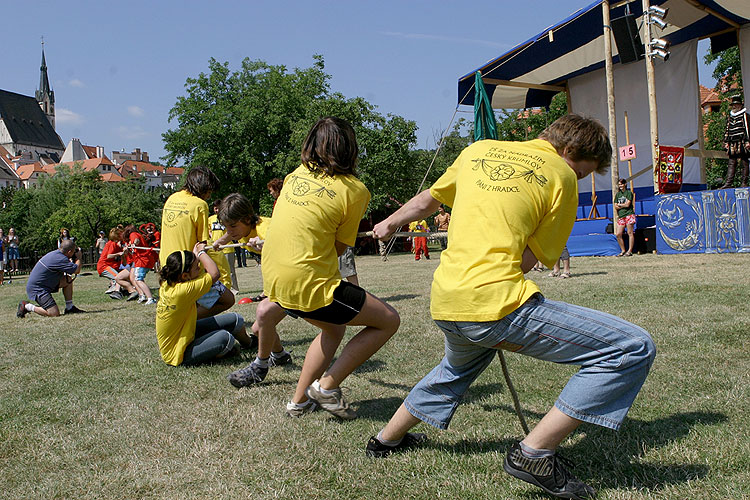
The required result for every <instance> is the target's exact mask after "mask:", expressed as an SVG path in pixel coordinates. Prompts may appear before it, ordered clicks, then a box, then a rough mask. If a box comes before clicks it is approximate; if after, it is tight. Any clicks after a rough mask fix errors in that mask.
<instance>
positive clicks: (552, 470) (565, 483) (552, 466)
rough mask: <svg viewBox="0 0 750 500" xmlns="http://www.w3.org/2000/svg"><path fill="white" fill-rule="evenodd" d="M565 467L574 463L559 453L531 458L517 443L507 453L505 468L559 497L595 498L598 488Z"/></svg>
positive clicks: (508, 471)
mask: <svg viewBox="0 0 750 500" xmlns="http://www.w3.org/2000/svg"><path fill="white" fill-rule="evenodd" d="M565 466H568V467H573V463H572V462H571V461H570V460H567V459H565V458H563V457H561V456H560V455H558V454H557V453H555V454H554V455H552V456H549V457H543V458H529V457H527V456H525V455H524V454H523V453H522V452H521V447H520V445H519V443H515V444H514V445H513V446H512V447H511V448H510V450H509V451H508V454H507V455H506V456H505V463H503V469H505V472H507V473H508V474H510V475H511V476H513V477H516V478H518V479H520V480H522V481H526V482H527V483H531V484H533V485H534V486H539V487H540V488H541V489H543V490H544V491H546V492H547V493H549V494H550V495H554V496H556V497H559V498H572V499H575V500H583V499H587V498H594V496H595V495H596V490H595V489H594V488H592V487H591V486H589V485H588V484H586V483H584V482H583V481H581V480H580V479H578V478H577V477H575V476H574V475H573V474H572V473H571V472H570V471H568V469H566V468H565Z"/></svg>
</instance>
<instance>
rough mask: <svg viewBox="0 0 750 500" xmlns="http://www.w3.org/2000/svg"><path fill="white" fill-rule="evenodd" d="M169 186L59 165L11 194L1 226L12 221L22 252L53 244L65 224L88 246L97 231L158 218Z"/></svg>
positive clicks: (45, 247) (3, 213)
mask: <svg viewBox="0 0 750 500" xmlns="http://www.w3.org/2000/svg"><path fill="white" fill-rule="evenodd" d="M170 192H171V191H168V190H152V191H146V190H145V182H144V181H143V180H140V179H136V180H132V181H128V182H117V183H110V182H104V181H102V180H101V178H100V177H99V174H98V172H96V171H92V172H84V171H83V170H81V168H80V166H79V165H74V166H73V167H72V168H70V167H68V166H65V165H63V166H60V167H59V168H58V169H57V172H56V174H55V175H53V176H51V177H50V176H46V175H45V176H42V177H40V179H39V184H38V185H37V186H35V187H31V188H29V189H22V190H18V191H16V192H14V193H13V198H12V201H11V202H10V203H9V204H8V203H6V208H5V209H3V210H2V211H0V224H1V225H0V227H3V225H4V226H7V227H10V226H13V227H15V228H16V233H17V234H18V235H19V237H20V240H21V251H22V252H23V251H33V250H36V251H39V252H44V251H47V250H50V249H51V248H55V246H56V241H57V238H58V236H59V234H60V228H63V227H66V228H68V229H69V230H70V233H71V235H73V236H75V237H76V239H77V241H78V243H79V245H80V246H81V247H87V246H92V245H93V244H94V241H95V240H96V238H97V235H98V232H99V231H100V230H103V231H105V232H108V231H109V229H110V228H111V227H113V226H115V225H117V224H127V223H134V224H136V225H140V224H142V223H144V222H154V223H157V224H160V222H161V208H162V206H163V204H164V200H165V199H166V196H167V195H168V194H169V193H170Z"/></svg>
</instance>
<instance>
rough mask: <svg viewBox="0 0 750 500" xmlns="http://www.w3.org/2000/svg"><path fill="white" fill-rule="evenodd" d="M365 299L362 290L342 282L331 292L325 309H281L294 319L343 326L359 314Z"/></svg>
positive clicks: (365, 294)
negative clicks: (331, 297)
mask: <svg viewBox="0 0 750 500" xmlns="http://www.w3.org/2000/svg"><path fill="white" fill-rule="evenodd" d="M366 299H367V292H365V290H364V289H363V288H360V287H358V286H357V285H353V284H351V283H349V282H348V281H343V280H342V281H341V283H339V286H337V287H336V289H335V290H334V291H333V302H331V303H330V304H328V305H327V306H325V307H321V308H320V309H315V310H314V311H307V312H305V311H299V310H297V309H287V308H285V307H282V309H284V311H286V313H287V314H288V315H289V316H291V317H292V318H295V319H296V318H306V319H314V320H316V321H323V322H325V323H331V324H334V325H345V324H347V323H349V322H350V321H351V320H353V319H354V317H355V316H356V315H357V314H359V312H360V311H361V310H362V306H364V305H365V300H366ZM279 305H281V304H279Z"/></svg>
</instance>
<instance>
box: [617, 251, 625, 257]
mask: <svg viewBox="0 0 750 500" xmlns="http://www.w3.org/2000/svg"><path fill="white" fill-rule="evenodd" d="M623 255H625V252H620V253H618V254H617V255H615V257H622V256H623Z"/></svg>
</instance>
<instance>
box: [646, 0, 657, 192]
mask: <svg viewBox="0 0 750 500" xmlns="http://www.w3.org/2000/svg"><path fill="white" fill-rule="evenodd" d="M642 2H643V26H644V28H645V33H646V37H645V40H644V42H643V45H644V49H645V53H646V84H647V85H648V122H649V130H650V132H651V161H652V162H653V163H652V165H653V166H654V193H655V194H658V192H659V179H658V177H657V175H658V172H659V122H658V114H657V112H656V78H655V76H654V58H653V56H651V55H650V52H651V24H650V23H649V22H648V21H649V19H648V17H649V16H648V9H649V7H650V5H649V0H642Z"/></svg>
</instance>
